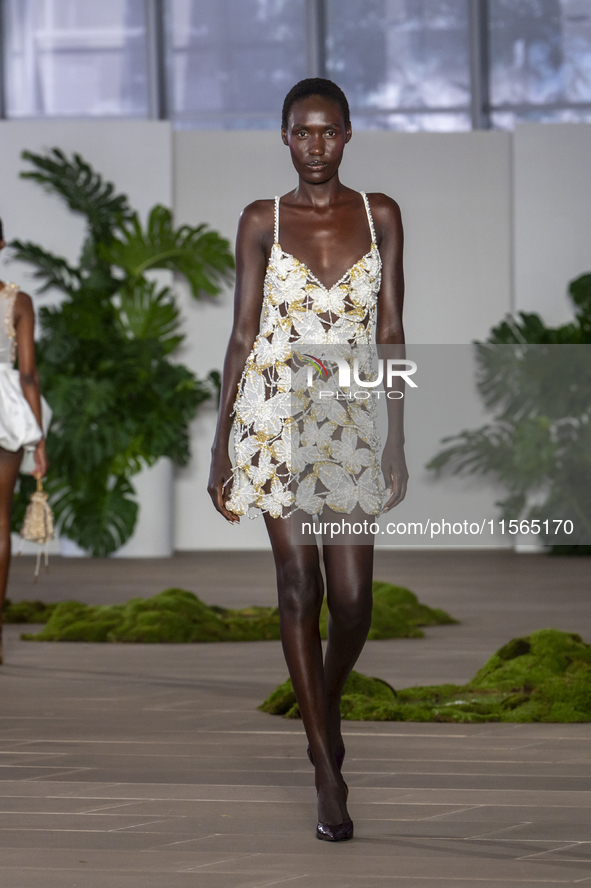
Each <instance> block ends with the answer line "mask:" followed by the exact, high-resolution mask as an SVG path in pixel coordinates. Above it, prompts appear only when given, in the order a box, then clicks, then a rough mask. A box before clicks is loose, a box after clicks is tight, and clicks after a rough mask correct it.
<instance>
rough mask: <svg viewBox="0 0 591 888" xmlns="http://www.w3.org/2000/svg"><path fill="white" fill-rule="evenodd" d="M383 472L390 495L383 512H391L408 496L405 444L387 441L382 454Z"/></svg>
mask: <svg viewBox="0 0 591 888" xmlns="http://www.w3.org/2000/svg"><path fill="white" fill-rule="evenodd" d="M382 472H383V473H384V481H385V483H386V488H387V491H386V492H387V493H389V494H390V496H389V498H388V500H387V502H386V503H385V505H384V507H383V509H382V512H389V511H390V509H393V508H394V506H397V505H398V504H399V503H401V502H402V500H403V499H404V497H405V496H406V486H407V484H408V469H407V468H406V459H405V457H404V445H403V444H398V443H390V442H389V441H386V446H385V447H384V453H383V454H382Z"/></svg>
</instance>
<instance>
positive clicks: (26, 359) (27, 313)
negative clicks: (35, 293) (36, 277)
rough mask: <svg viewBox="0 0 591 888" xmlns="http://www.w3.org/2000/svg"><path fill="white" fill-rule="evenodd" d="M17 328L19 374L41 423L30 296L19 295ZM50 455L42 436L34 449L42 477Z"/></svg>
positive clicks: (15, 326)
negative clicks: (46, 450)
mask: <svg viewBox="0 0 591 888" xmlns="http://www.w3.org/2000/svg"><path fill="white" fill-rule="evenodd" d="M14 328H15V330H16V345H17V349H18V352H17V353H18V369H19V374H20V381H21V388H22V390H23V395H24V396H25V398H26V399H27V401H28V402H29V404H30V406H31V410H32V411H33V414H34V416H35V419H36V420H37V422H38V424H39V428H41V429H42V428H43V425H42V422H41V390H40V388H39V374H38V373H37V364H36V363H35V339H34V333H35V312H34V310H33V303H32V302H31V297H30V296H27V294H26V293H18V294H17V297H16V302H15V304H14ZM47 467H48V462H47V455H46V453H45V438H44V437H42V438H41V440H40V441H39V443H38V444H37V447H36V448H35V472H34V474H35V475H38V476H39V477H40V478H42V477H43V476H44V475H46V474H47Z"/></svg>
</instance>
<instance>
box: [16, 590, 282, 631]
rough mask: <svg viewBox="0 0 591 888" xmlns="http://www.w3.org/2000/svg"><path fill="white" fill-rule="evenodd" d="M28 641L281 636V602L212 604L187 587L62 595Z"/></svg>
mask: <svg viewBox="0 0 591 888" xmlns="http://www.w3.org/2000/svg"><path fill="white" fill-rule="evenodd" d="M21 638H23V639H24V640H25V641H101V642H107V641H113V642H114V641H121V642H141V643H144V644H145V643H172V644H178V643H181V644H182V643H185V644H187V643H192V642H200V641H260V640H261V639H277V638H279V612H278V609H277V608H271V607H261V608H258V607H251V608H244V609H243V610H226V609H224V608H218V607H216V608H212V607H208V605H206V604H204V603H203V602H202V601H201V600H200V599H199V598H197V596H196V595H193V593H192V592H187V591H186V590H185V589H166V590H165V591H164V592H161V593H160V594H159V595H155V596H154V597H153V598H132V599H131V600H130V601H128V602H126V603H125V604H113V605H97V606H94V607H92V606H89V605H86V604H80V602H77V601H63V602H61V604H58V605H57V606H56V607H55V610H54V611H53V613H52V615H51V617H50V619H49V621H48V622H47V624H46V626H45V628H44V629H42V630H41V632H38V633H37V634H36V635H32V634H23V635H22V636H21Z"/></svg>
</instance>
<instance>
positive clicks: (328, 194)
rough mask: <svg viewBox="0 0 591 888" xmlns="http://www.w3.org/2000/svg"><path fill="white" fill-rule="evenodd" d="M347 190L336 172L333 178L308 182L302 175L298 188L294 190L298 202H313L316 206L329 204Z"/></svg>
mask: <svg viewBox="0 0 591 888" xmlns="http://www.w3.org/2000/svg"><path fill="white" fill-rule="evenodd" d="M344 190H345V186H344V185H343V183H342V182H341V180H340V179H339V174H338V173H335V174H334V176H332V178H331V179H328V180H327V181H326V182H318V183H316V182H306V181H305V180H304V179H302V177H301V176H300V180H299V183H298V186H297V188H296V189H295V190H294V192H293V196H294V199H295V200H296V201H297V203H304V204H312V205H313V206H315V207H322V206H327V205H328V204H331V203H333V201H335V200H336V199H337V197H338V196H339V194H341V192H343V191H344Z"/></svg>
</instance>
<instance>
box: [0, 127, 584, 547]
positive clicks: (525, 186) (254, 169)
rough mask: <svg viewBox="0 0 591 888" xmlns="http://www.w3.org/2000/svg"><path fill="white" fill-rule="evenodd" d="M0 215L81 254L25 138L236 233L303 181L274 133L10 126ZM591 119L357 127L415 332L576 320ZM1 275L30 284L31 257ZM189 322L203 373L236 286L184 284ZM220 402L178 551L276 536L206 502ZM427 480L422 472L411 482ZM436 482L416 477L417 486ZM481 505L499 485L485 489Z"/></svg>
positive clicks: (193, 470) (182, 494)
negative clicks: (33, 176) (212, 289)
mask: <svg viewBox="0 0 591 888" xmlns="http://www.w3.org/2000/svg"><path fill="white" fill-rule="evenodd" d="M0 139H1V144H2V149H3V151H2V158H3V170H2V172H3V175H2V178H1V179H0V214H1V215H2V217H3V219H4V222H5V227H6V235H7V238H9V239H10V238H12V237H18V238H22V239H31V240H34V241H39V242H40V243H42V244H43V245H44V246H46V247H47V248H49V249H51V250H54V251H55V252H57V253H62V254H63V255H65V256H67V257H69V258H74V257H75V256H76V254H77V250H78V247H79V243H80V237H81V232H82V227H81V222H80V221H79V220H78V219H76V218H75V217H73V216H72V215H71V214H70V213H68V212H67V211H66V210H65V209H63V208H62V207H61V206H60V204H59V201H58V200H57V199H55V198H50V197H48V196H47V195H45V194H43V192H42V191H41V189H40V188H39V187H38V186H36V185H35V184H33V183H30V182H26V181H22V180H19V179H18V172H19V170H21V169H23V168H24V166H25V165H24V164H23V163H22V162H21V161H20V159H19V154H20V151H21V150H22V149H23V148H29V149H32V150H40V149H42V148H46V147H51V146H53V145H58V146H60V147H61V148H63V149H64V150H66V151H72V150H77V151H80V152H81V153H82V154H83V155H84V156H86V157H87V158H88V159H89V160H90V161H91V162H92V163H93V164H95V165H96V167H97V169H99V170H100V171H101V172H103V173H104V174H105V176H106V177H107V178H109V179H112V180H113V181H114V182H115V183H116V185H117V186H118V187H119V188H121V189H122V190H123V191H125V192H126V193H128V194H129V196H130V198H131V202H132V204H133V205H134V206H136V207H137V208H138V209H139V210H140V211H141V212H142V213H145V212H146V211H147V210H148V209H149V207H151V206H152V205H153V204H154V203H156V202H162V203H166V204H169V205H170V204H172V205H173V206H174V209H175V213H176V217H177V221H178V222H179V223H180V222H191V223H198V222H203V221H205V222H208V223H209V224H210V225H211V226H213V227H214V228H216V229H218V230H219V231H220V232H221V233H222V234H223V235H224V236H226V237H228V238H230V240H231V241H232V242H233V239H234V236H235V232H236V226H237V222H238V216H239V213H240V210H241V209H242V208H243V207H244V206H245V205H246V204H247V203H249V202H250V201H252V200H254V199H256V198H260V197H272V196H273V195H274V194H283V193H285V192H286V191H288V190H289V189H290V188H292V187H293V185H294V181H295V180H294V174H293V171H292V168H291V164H290V161H289V155H288V152H287V149H286V148H285V147H284V146H283V145H282V143H281V141H280V138H279V134H278V133H271V132H210V131H176V132H173V131H171V129H170V127H169V125H168V124H167V123H159V122H147V121H125V122H98V121H85V122H57V121H53V122H46V121H24V122H3V123H0ZM589 157H591V126H589V125H585V124H564V125H562V124H560V125H550V124H541V125H536V124H527V125H523V126H519V127H518V128H517V130H516V132H515V133H514V134H509V133H497V132H476V133H454V134H436V133H412V134H409V133H385V132H376V133H357V134H354V137H353V140H352V142H351V143H350V145H349V146H348V147H347V153H346V158H345V161H344V166H343V178H344V181H346V182H347V184H350V185H351V186H352V187H354V188H358V189H364V190H367V191H373V190H376V191H377V190H380V191H385V192H386V193H389V194H391V195H392V196H393V197H395V198H396V199H397V200H398V201H399V203H400V205H401V208H402V213H403V219H404V222H405V228H406V280H407V297H406V306H405V327H406V334H407V340H408V342H409V343H469V342H470V341H472V340H473V339H476V338H485V337H486V335H487V333H488V330H489V329H490V327H491V325H493V324H495V323H497V322H498V321H500V320H501V319H502V317H503V316H504V314H505V313H506V312H507V311H509V310H510V309H511V307H512V306H515V307H517V308H523V309H527V310H529V311H539V312H540V313H541V314H542V315H543V316H544V318H545V319H546V320H547V321H548V322H551V323H557V322H561V321H563V320H566V319H568V318H569V317H570V316H571V315H572V312H571V311H570V308H569V305H568V301H567V299H566V296H565V292H566V286H567V283H568V281H569V280H570V279H571V278H573V277H575V276H577V275H578V274H581V273H583V272H585V271H589V270H591V248H590V247H589V231H590V230H591V175H590V172H589ZM1 276H2V277H5V278H10V279H13V280H18V281H19V282H20V283H22V284H23V286H24V287H25V288H28V289H29V290H30V291H33V290H34V287H33V286H32V284H31V282H30V279H29V278H28V275H27V273H26V272H25V271H24V269H20V268H18V267H16V266H15V265H12V266H5V267H4V268H3V269H2V273H1ZM179 293H180V300H181V305H182V308H183V314H184V321H185V332H186V333H187V334H188V336H187V342H186V343H185V345H184V347H183V349H182V351H181V353H180V355H179V358H180V360H182V361H184V362H185V363H186V364H187V365H188V366H189V367H191V368H192V369H193V370H195V371H196V372H197V373H198V374H199V375H203V374H205V373H206V372H207V371H209V370H210V369H212V368H221V365H222V361H223V355H224V350H225V345H226V341H227V337H228V334H229V331H230V325H231V318H232V297H231V292H229V291H226V292H224V293H223V294H222V295H221V296H220V297H218V298H216V299H202V300H201V301H199V302H195V301H194V300H193V299H192V298H191V297H190V296H189V295H188V293H187V290H186V288H184V287H183V286H182V285H181V286H180V287H179ZM214 424H215V411H214V410H213V409H212V408H211V407H209V408H207V407H206V408H204V409H202V411H201V414H200V416H199V417H198V418H197V420H196V421H195V423H194V424H193V429H192V446H193V460H192V462H191V465H190V466H189V467H188V468H187V469H183V470H179V471H177V472H176V480H175V507H174V514H175V522H174V523H175V527H174V540H175V546H176V548H178V549H213V548H233V549H235V548H260V547H267V545H268V542H267V537H266V533H265V529H264V524H263V522H262V520H256V521H248V520H245V519H243V521H242V525H241V527H240V528H233V527H232V528H231V527H229V526H227V525H226V524H225V522H224V521H223V520H222V519H221V518H219V517H218V516H217V515H216V514H215V513H214V512H213V511H212V507H211V506H210V504H209V500H208V497H207V493H206V490H205V485H206V481H207V474H208V465H209V449H210V446H211V440H212V435H213V428H214ZM413 483H415V484H417V485H426V484H428V481H427V479H426V478H425V477H424V475H422V476H421V477H417V478H415V479H413ZM443 484H444V485H445V486H442V487H441V488H440V489H441V491H442V494H443V492H444V491H445V494H446V496H448V497H450V498H451V499H453V502H454V511H457V510H461V509H462V508H464V507H465V509H466V511H473V507H474V505H475V504H481V503H482V494H483V490H482V489H479V488H478V487H477V486H475V483H474V481H472V482H470V483H468V482H466V483H463V482H459V481H446V482H443ZM426 493H427V489H426V488H425V490H423V489H422V487H421V495H424V494H426ZM486 497H487V498H488V499H487V502H488V501H490V503H491V504H492V502H493V501H494V499H495V498H496V494H495V493H494V492H493V491H492V490H489V491H488V492H487V494H486Z"/></svg>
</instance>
